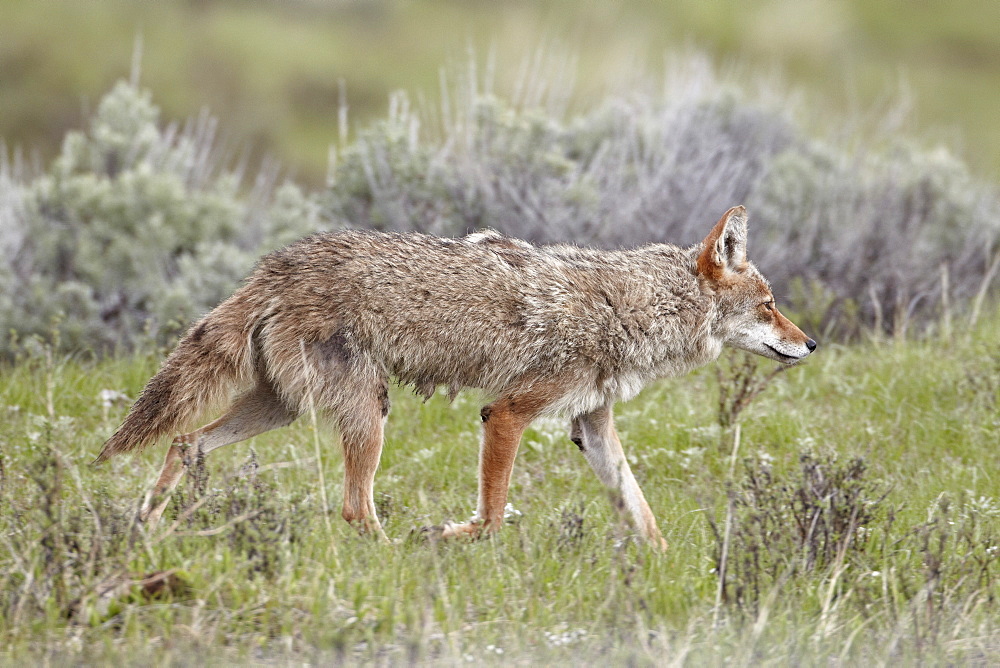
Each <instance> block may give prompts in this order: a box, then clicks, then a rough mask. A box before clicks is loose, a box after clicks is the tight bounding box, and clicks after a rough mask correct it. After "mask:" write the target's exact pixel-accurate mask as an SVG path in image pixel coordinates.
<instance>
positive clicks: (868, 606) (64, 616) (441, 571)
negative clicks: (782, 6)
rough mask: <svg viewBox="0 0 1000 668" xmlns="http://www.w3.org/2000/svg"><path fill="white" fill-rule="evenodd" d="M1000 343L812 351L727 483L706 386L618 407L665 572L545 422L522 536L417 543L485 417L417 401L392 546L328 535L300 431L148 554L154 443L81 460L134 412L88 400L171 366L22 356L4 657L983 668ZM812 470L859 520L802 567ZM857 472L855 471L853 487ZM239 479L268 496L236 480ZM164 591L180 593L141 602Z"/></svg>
mask: <svg viewBox="0 0 1000 668" xmlns="http://www.w3.org/2000/svg"><path fill="white" fill-rule="evenodd" d="M998 324H1000V318H998V317H993V318H992V319H991V320H990V321H989V322H985V323H982V324H981V325H980V326H978V327H977V328H976V329H975V330H974V331H973V332H972V333H971V334H962V335H960V336H955V337H952V338H949V339H944V338H928V339H925V340H920V341H910V342H887V341H871V342H869V343H867V344H865V345H858V346H854V347H840V346H833V345H830V346H824V347H821V348H820V350H819V351H818V353H817V355H816V356H815V358H814V361H811V362H810V363H809V364H807V365H805V366H802V367H799V368H794V369H791V370H789V371H787V372H786V373H783V374H781V375H779V376H778V378H777V379H776V380H775V381H774V382H773V383H772V384H771V385H770V386H769V387H768V388H767V389H766V390H765V391H764V392H763V393H762V394H761V395H759V396H758V397H757V399H756V400H755V401H754V402H753V403H752V404H751V405H750V407H749V408H748V409H747V410H746V411H745V412H744V413H743V414H742V416H741V421H740V425H741V426H740V429H741V439H740V450H739V452H738V454H737V460H739V462H740V463H738V465H737V466H736V467H735V471H734V472H733V474H732V476H731V475H730V467H731V456H732V443H733V441H732V432H731V431H724V430H722V429H721V428H720V427H719V426H718V416H717V401H718V393H719V381H718V380H717V376H716V372H715V369H714V368H707V369H703V370H701V371H699V372H696V373H695V374H692V375H690V376H688V377H685V378H682V379H676V380H671V381H664V382H661V383H659V384H656V385H654V386H652V387H650V388H648V389H647V391H646V392H644V393H643V394H642V395H641V396H640V397H639V398H637V399H636V400H634V401H632V402H629V403H627V404H624V405H622V406H619V408H618V411H617V422H618V427H619V432H620V433H621V436H622V440H623V441H624V442H625V444H626V450H627V452H628V453H629V457H630V459H631V461H632V463H633V469H634V470H635V472H636V475H637V477H638V479H639V482H640V484H641V485H642V487H643V489H644V490H645V492H646V495H647V497H648V499H649V502H650V504H651V506H652V507H653V509H654V512H655V513H656V515H657V517H658V520H659V522H660V525H661V528H662V529H663V530H664V534H665V536H666V538H667V540H668V541H669V543H670V549H669V551H668V552H666V553H665V554H657V553H655V552H653V551H652V550H650V549H649V548H648V547H646V546H645V545H642V544H639V543H637V542H636V541H635V540H634V537H633V535H632V531H631V530H630V529H629V528H628V527H627V526H626V525H624V524H623V523H621V522H620V521H619V520H618V518H617V516H616V515H615V513H614V511H613V509H612V504H611V503H610V502H609V497H608V495H607V494H606V492H605V491H604V490H603V489H602V488H601V486H600V485H599V483H598V482H597V480H596V478H595V476H594V475H593V474H592V473H591V472H590V471H589V470H588V468H587V466H586V463H585V462H584V460H583V457H582V456H580V454H579V452H578V451H577V449H576V448H575V447H574V446H573V445H572V443H570V442H569V440H568V438H567V434H566V430H565V425H563V424H562V423H560V422H558V421H542V422H539V423H537V424H536V425H534V426H533V428H532V429H530V430H529V432H528V433H527V434H526V436H525V438H524V441H523V443H522V447H521V451H520V453H519V457H518V461H517V463H516V465H515V470H514V476H513V481H512V486H511V494H510V501H511V502H512V503H513V505H514V507H515V508H516V509H517V510H518V511H520V513H521V516H520V517H519V518H517V521H516V522H514V523H512V524H511V525H509V526H507V527H505V528H504V530H503V531H502V532H501V533H500V534H499V535H498V536H497V537H496V538H494V539H491V540H486V541H482V542H475V543H466V542H459V543H448V544H433V543H427V542H422V541H419V540H414V539H412V538H411V531H413V529H415V528H419V527H422V526H426V525H431V524H437V523H440V522H443V521H447V520H456V519H464V518H466V517H468V516H469V515H470V514H471V512H472V510H473V508H474V504H475V492H476V474H475V467H476V460H477V442H478V432H479V415H478V407H479V402H478V400H477V398H476V397H475V396H474V395H470V394H463V395H461V396H460V397H459V398H458V399H457V400H456V401H455V402H454V403H452V404H449V403H448V402H447V401H446V400H445V399H444V398H442V397H440V396H435V397H434V398H432V399H431V400H430V401H429V402H427V403H426V404H424V403H423V402H422V401H421V400H420V399H419V398H417V397H415V396H413V395H412V394H411V393H410V392H409V391H408V390H406V389H405V388H400V389H397V390H395V391H394V392H393V397H392V399H393V410H392V414H391V416H390V420H389V425H388V429H387V437H386V446H385V451H384V454H383V459H382V465H381V467H380V470H379V473H378V476H377V480H376V500H377V503H378V505H379V506H380V508H381V510H382V515H383V520H384V525H385V530H386V533H387V534H388V536H389V538H390V540H391V544H389V545H384V544H378V543H376V542H374V541H371V540H368V539H365V538H362V537H359V536H357V535H355V534H354V532H353V530H352V529H351V528H350V527H348V526H347V525H346V524H345V523H344V522H343V521H342V520H341V519H340V517H339V494H340V489H341V476H342V460H341V457H340V455H339V453H338V452H337V447H336V446H335V445H334V443H335V441H334V440H333V438H332V437H331V435H330V434H329V432H328V431H327V430H325V429H323V428H320V429H319V430H314V426H313V425H312V424H311V423H310V421H309V420H308V419H302V420H300V421H299V422H297V423H295V424H294V425H292V426H291V427H288V428H285V429H282V430H278V431H275V432H271V433H269V434H266V435H263V436H260V437H257V438H255V439H252V440H251V441H249V442H248V443H244V444H239V445H236V446H232V447H230V448H228V449H226V450H223V451H219V452H217V453H214V454H213V455H212V456H211V457H210V458H209V460H208V461H207V464H206V469H205V474H206V476H202V477H200V478H199V477H195V478H192V479H190V480H188V481H186V482H185V483H184V484H183V485H182V487H181V488H180V489H179V490H178V492H177V493H176V494H175V495H174V498H173V500H172V504H171V506H170V507H168V510H167V513H166V514H165V516H164V522H163V523H162V524H161V526H160V527H159V529H158V530H156V531H153V532H150V533H145V532H144V531H143V530H140V529H137V528H136V527H135V526H134V525H133V524H132V516H133V514H134V511H135V508H136V504H137V501H138V499H139V497H140V496H141V495H142V493H143V492H144V490H145V488H146V485H147V484H149V483H150V481H151V479H152V478H153V477H154V476H155V474H156V471H157V469H158V467H159V463H160V458H161V456H162V448H157V449H155V450H153V451H149V452H146V453H144V454H142V455H140V456H136V457H134V458H131V459H129V458H120V459H116V460H112V461H111V462H110V463H109V464H107V465H105V466H103V467H101V468H96V469H95V468H92V467H90V466H89V462H90V461H91V460H92V458H93V457H94V455H95V453H96V452H97V451H98V450H99V448H100V445H101V443H102V441H103V439H105V438H106V437H107V436H108V435H109V434H110V433H111V432H112V431H113V430H114V428H115V427H116V426H117V423H118V422H119V420H120V419H121V417H122V416H123V414H124V411H125V406H113V407H111V408H110V409H108V410H105V409H104V408H103V407H102V405H101V402H100V401H99V400H98V398H97V397H98V393H99V392H100V391H101V390H103V389H115V390H120V391H123V392H125V393H127V394H128V395H129V396H132V397H134V396H135V395H136V393H137V392H138V391H139V389H140V388H141V386H142V384H143V383H144V381H145V380H146V379H147V378H148V377H149V376H150V375H151V374H152V373H153V372H154V371H155V368H156V365H157V363H158V359H159V358H158V356H157V355H149V356H141V357H135V358H131V359H110V360H105V361H102V362H88V361H81V360H77V359H73V358H67V359H58V360H50V361H46V360H44V359H33V360H23V361H22V362H20V363H19V364H17V365H16V366H13V367H9V368H5V369H4V370H3V371H2V375H0V411H3V415H4V419H3V420H2V421H0V541H2V548H0V662H2V663H15V662H25V661H32V662H35V661H43V660H44V661H49V662H54V663H68V662H77V661H83V662H104V661H121V660H126V661H128V662H130V663H135V662H152V663H174V662H176V663H186V662H190V661H192V660H195V658H196V657H197V658H198V660H200V661H202V662H204V661H209V662H228V661H234V660H237V661H249V660H265V661H292V660H295V661H299V660H305V661H328V660H335V659H345V660H365V661H378V662H380V663H385V662H393V663H399V662H403V661H411V660H444V661H448V662H452V661H454V662H462V661H468V660H472V661H486V662H495V663H501V662H503V663H508V662H512V661H524V662H531V663H542V662H546V663H570V662H579V661H581V660H582V661H587V662H596V661H600V662H607V661H614V662H624V661H629V662H633V663H641V664H647V663H657V664H661V663H668V662H675V663H678V664H690V665H702V664H705V663H710V664H722V663H728V662H730V661H738V662H741V663H751V662H753V663H761V662H765V663H767V662H771V663H779V662H780V663H783V664H784V663H800V662H805V663H819V662H824V663H827V662H830V661H838V660H842V659H843V660H847V661H850V662H854V663H863V664H872V663H886V662H893V663H896V662H900V661H903V662H913V661H924V662H952V663H954V662H963V663H965V662H981V663H993V662H996V661H998V660H1000V626H998V621H997V620H998V618H997V615H996V609H997V608H996V606H997V596H998V595H1000V577H998V575H1000V573H998V569H1000V555H998V554H997V551H998V547H997V546H998V544H1000V474H998V470H997V467H996V446H997V442H998V434H1000V422H998V418H997V416H998V408H1000V380H998V379H1000V335H998V331H1000V328H998V327H997V325H998ZM728 364H729V365H730V366H724V370H723V373H722V375H721V378H722V379H723V380H722V382H723V384H724V385H730V386H731V384H732V381H731V380H728V381H727V380H726V379H727V378H729V379H731V378H732V368H733V367H732V366H731V364H732V362H729V363H728ZM763 364H764V366H762V369H764V370H766V369H768V368H770V367H769V363H763ZM317 439H318V441H317ZM317 443H318V445H319V449H318V452H319V457H320V462H319V465H317V461H316V459H315V457H316V455H317ZM251 453H256V454H255V457H252V456H251ZM803 453H812V454H813V456H814V460H813V461H815V462H818V467H819V468H818V470H819V472H820V473H821V474H822V476H826V477H825V478H824V479H825V480H834V479H836V480H840V482H836V483H834V484H833V488H832V489H833V490H834V492H836V494H834V493H832V492H831V493H830V494H831V495H828V496H825V497H822V498H821V499H819V501H820V504H819V505H820V506H824V507H825V508H826V510H822V509H821V510H822V512H827V511H830V512H832V510H833V509H834V506H837V507H838V508H841V509H844V508H846V509H847V511H848V512H862V513H869V514H870V517H868V518H867V520H866V524H865V526H864V527H863V528H861V529H859V528H858V527H856V526H853V525H852V526H850V527H849V528H848V529H847V530H846V531H844V532H842V534H841V535H834V539H835V540H837V541H838V542H837V546H839V547H838V551H836V552H835V553H832V556H827V557H826V558H820V559H819V560H817V561H815V562H813V563H807V561H806V559H805V556H804V555H805V554H806V552H807V551H808V549H810V548H811V547H816V546H817V545H818V543H815V544H810V543H809V541H806V542H805V543H803V542H797V538H796V536H797V535H798V530H797V529H796V527H795V525H794V521H793V516H794V514H795V512H797V509H799V508H800V506H801V504H803V503H804V501H803V499H806V497H807V496H808V495H809V494H810V493H812V492H810V490H811V489H812V490H815V489H818V488H819V487H817V485H819V482H822V481H819V482H817V481H818V480H819V479H818V478H816V477H813V478H809V479H808V481H807V480H806V479H804V478H803V474H802V472H801V471H802V466H801V465H800V456H801V455H802V454H803ZM854 457H862V458H864V461H865V463H866V466H867V469H866V470H865V471H864V473H863V475H861V476H859V477H856V478H854V479H851V478H850V477H849V476H847V477H844V476H843V474H844V472H845V471H846V470H847V468H848V463H849V462H850V461H851V459H852V458H854ZM250 458H254V459H255V461H256V464H257V465H258V466H259V467H260V468H259V471H258V473H257V474H256V476H255V477H253V478H239V477H238V476H237V473H238V472H239V470H240V469H241V467H242V466H243V465H244V464H246V463H247V461H248V459H250ZM751 473H753V474H754V475H755V476H756V477H757V480H758V484H757V485H756V486H754V484H753V483H751V482H750V478H749V476H750V474H751ZM838 475H840V476H841V478H837V476H838ZM761 480H763V482H760V481H761ZM321 483H325V495H326V497H327V499H328V500H329V507H327V508H324V507H323V504H322V501H321V499H322V498H323V494H322V492H321V488H320V485H321ZM851 490H854V491H855V492H856V493H857V494H856V496H857V503H856V504H855V505H854V506H851V505H850V503H848V502H845V501H843V498H846V497H841V496H838V494H840V493H841V492H844V493H847V492H850V491H851ZM825 493H826V492H824V494H825ZM885 493H887V496H885V497H884V499H883V498H882V495H883V494H885ZM727 494H731V496H727ZM727 498H732V499H733V504H734V505H733V506H732V512H731V516H730V523H731V527H730V531H729V533H730V536H731V537H730V539H728V543H729V544H728V545H727V547H728V551H729V552H728V557H727V561H726V566H727V573H728V578H727V587H726V596H725V598H724V600H722V601H721V602H719V601H717V595H718V593H719V589H718V584H719V581H718V576H717V574H716V570H715V569H716V567H717V566H718V565H719V555H720V552H721V549H720V548H721V547H722V543H723V542H725V541H720V540H719V539H717V537H716V535H715V533H713V528H712V523H714V525H715V527H716V528H717V529H718V530H719V531H720V534H725V529H724V528H725V526H726V521H727V507H728V506H727ZM769 499H770V500H769ZM837 499H841V501H837ZM814 500H815V499H814ZM198 504H201V505H198ZM838 504H839V505H838ZM852 509H853V510H852ZM817 517H819V515H817ZM828 517H832V515H822V518H824V519H825V518H828ZM178 518H180V520H179V521H178ZM768 522H771V523H770V524H768ZM199 532H201V534H200V535H199ZM848 536H849V537H850V538H849V539H848ZM796 550H801V554H800V553H798V552H796ZM162 571H173V573H174V576H175V577H176V580H174V581H172V583H171V586H170V587H168V588H167V589H168V591H167V593H165V594H162V595H159V596H148V595H145V594H143V592H142V588H143V587H142V586H141V585H140V584H138V582H139V581H140V580H142V578H143V577H145V576H147V575H149V574H150V573H154V572H162ZM115 583H117V584H118V585H119V586H118V587H113V586H111V585H113V584H115ZM755 587H756V590H755V589H754V588H755ZM106 590H107V591H106Z"/></svg>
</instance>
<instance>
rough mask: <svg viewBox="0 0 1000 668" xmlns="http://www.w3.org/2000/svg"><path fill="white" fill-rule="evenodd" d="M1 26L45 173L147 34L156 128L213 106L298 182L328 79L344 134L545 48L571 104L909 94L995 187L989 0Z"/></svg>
mask: <svg viewBox="0 0 1000 668" xmlns="http://www.w3.org/2000/svg"><path fill="white" fill-rule="evenodd" d="M0 16H2V20H0V91H2V93H0V138H2V139H3V140H4V141H5V142H6V143H7V145H8V148H14V147H23V148H25V149H28V150H29V151H31V152H37V153H38V155H39V156H40V157H41V158H42V159H43V160H45V159H48V158H51V157H53V156H54V155H55V154H56V152H57V151H58V147H59V145H60V143H61V141H62V137H63V134H64V133H65V132H66V131H67V130H69V129H71V128H77V127H80V126H81V125H82V124H84V121H85V119H86V118H88V116H89V114H90V113H91V112H92V110H93V108H94V107H95V106H96V103H97V100H98V99H99V98H100V97H101V96H102V95H103V94H104V93H105V92H107V91H108V90H109V89H110V87H111V86H112V84H113V83H114V82H115V81H116V80H117V79H119V78H121V77H123V76H127V74H128V72H129V67H130V61H131V58H132V53H133V49H134V44H135V40H136V36H137V35H141V36H142V41H143V45H144V48H143V56H142V80H141V83H142V84H143V86H145V87H147V88H149V89H151V90H152V91H154V92H155V96H156V102H157V103H158V104H159V105H160V106H161V107H162V108H163V111H164V115H165V116H166V117H167V118H174V119H178V118H180V119H183V118H187V117H190V116H193V115H196V114H197V113H198V112H199V110H201V109H202V108H204V107H208V108H209V109H210V110H211V111H212V113H213V114H216V115H218V116H219V117H220V118H222V119H223V131H224V135H225V137H224V138H225V139H226V140H227V143H228V145H230V146H231V147H233V150H234V151H236V152H243V151H250V152H251V157H260V156H264V155H271V156H276V157H277V158H279V159H280V161H281V162H282V163H283V164H284V165H285V166H286V167H287V168H288V169H290V170H291V171H292V173H293V175H294V177H295V179H296V180H297V181H298V182H299V183H302V184H304V185H308V186H318V185H320V184H322V182H323V178H324V175H325V173H326V169H327V158H328V147H329V145H330V144H331V143H334V142H335V141H336V140H337V126H336V123H335V119H336V117H337V110H338V106H339V101H340V95H341V84H340V82H341V81H342V82H343V91H344V94H345V97H346V102H347V104H348V106H349V111H350V119H351V126H352V127H355V128H356V127H358V126H359V125H362V126H363V125H364V124H365V123H366V122H367V121H369V120H371V119H373V118H379V117H381V116H383V115H384V114H385V112H386V109H387V101H388V97H389V93H390V91H393V90H395V89H400V88H402V89H406V90H408V91H410V92H411V93H414V94H416V93H422V94H424V95H427V96H429V97H430V98H431V99H436V97H437V91H438V89H439V86H440V81H439V77H440V72H441V68H442V66H444V65H446V64H448V63H455V62H464V61H465V60H466V59H467V57H468V52H469V50H470V49H471V50H472V51H474V52H476V53H477V54H485V53H486V52H487V51H489V50H490V49H492V50H494V52H495V57H496V60H497V61H499V62H500V63H508V64H509V63H522V62H524V61H525V60H526V59H527V58H529V57H530V56H531V54H532V53H534V52H536V51H537V50H538V49H539V48H540V47H545V48H547V49H548V50H549V51H550V52H557V53H559V52H561V53H565V54H568V55H569V56H570V57H572V59H574V61H575V62H574V65H573V66H572V67H571V68H570V70H571V71H572V72H573V73H574V74H575V79H576V81H575V85H574V87H573V91H574V101H575V102H578V103H579V102H584V103H586V101H588V100H593V99H595V98H597V97H599V96H601V95H603V94H605V93H606V92H607V91H608V90H609V89H612V88H617V89H621V88H622V87H624V86H627V85H628V84H629V82H630V79H631V77H633V76H635V75H636V73H646V72H649V71H656V70H657V69H662V63H663V57H664V53H665V52H667V51H671V50H676V49H678V47H682V46H684V45H689V46H694V47H696V48H698V49H699V50H703V51H705V52H707V53H709V54H710V55H712V56H714V57H716V58H718V59H719V60H720V62H723V63H725V62H728V61H729V60H730V59H734V60H738V61H739V62H740V63H741V64H744V65H747V66H750V67H752V68H754V69H755V70H773V71H775V72H778V73H780V75H781V76H782V77H783V78H784V79H786V80H787V81H788V82H789V83H791V84H792V85H793V86H794V87H801V88H803V89H804V90H806V91H808V96H809V98H810V100H811V103H810V104H809V113H810V114H813V115H825V114H831V115H832V116H833V117H838V116H843V115H844V113H845V112H848V113H851V114H853V113H856V112H858V111H859V110H861V111H862V112H864V111H865V110H870V109H872V108H876V107H878V106H879V105H884V104H887V103H889V102H890V101H892V103H895V101H898V100H901V99H902V100H906V99H909V100H910V101H911V102H912V105H913V107H914V110H915V113H914V115H913V116H912V117H911V120H910V122H911V124H912V125H914V126H915V127H912V128H910V130H912V131H919V133H920V134H921V136H924V137H926V138H930V139H931V140H933V141H938V140H940V141H944V142H946V143H947V144H948V145H949V146H951V147H953V148H956V149H957V151H958V153H959V154H960V155H962V157H963V158H965V159H966V160H967V161H968V162H969V163H970V165H971V167H972V168H973V170H974V171H976V172H978V173H980V174H982V175H984V176H987V177H989V178H994V177H995V176H996V175H997V174H998V173H1000V114H998V113H997V109H1000V39H997V35H996V26H997V25H1000V3H996V2H989V1H984V0H920V1H918V2H914V1H912V0H878V1H877V2H870V1H868V0H841V1H836V2H835V1H831V0H768V1H754V2H739V3H733V2H717V1H707V2H661V1H659V0H631V1H628V2H613V3H612V2H596V1H593V0H585V1H583V2H578V1H576V0H532V1H524V0H521V1H518V0H511V1H506V2H486V1H474V0H433V1H425V2H404V1H393V0H382V1H380V0H256V1H250V0H186V1H170V2H167V1H159V2H133V1H127V2H125V1H117V0H105V1H102V2H91V1H87V2H80V1H79V0H46V1H45V2H37V1H36V0H4V2H3V5H2V9H0ZM500 74H501V75H502V76H509V77H516V76H517V67H509V66H508V67H506V68H505V69H503V70H502V71H501V72H500ZM820 120H822V119H820Z"/></svg>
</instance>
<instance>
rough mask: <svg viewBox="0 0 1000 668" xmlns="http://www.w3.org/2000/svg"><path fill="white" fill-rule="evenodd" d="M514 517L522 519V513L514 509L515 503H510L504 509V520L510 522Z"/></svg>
mask: <svg viewBox="0 0 1000 668" xmlns="http://www.w3.org/2000/svg"><path fill="white" fill-rule="evenodd" d="M512 517H521V511H520V510H518V509H517V508H515V507H514V504H513V503H510V502H508V503H507V505H506V506H504V507H503V518H504V519H505V520H509V519H511V518H512Z"/></svg>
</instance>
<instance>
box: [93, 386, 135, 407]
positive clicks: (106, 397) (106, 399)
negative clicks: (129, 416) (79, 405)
mask: <svg viewBox="0 0 1000 668" xmlns="http://www.w3.org/2000/svg"><path fill="white" fill-rule="evenodd" d="M97 399H98V400H99V401H100V402H101V407H102V408H104V409H105V410H107V409H109V408H111V407H112V406H114V405H115V404H125V403H129V402H130V401H132V400H131V399H129V398H128V395H125V394H122V393H121V392H119V391H118V390H101V391H100V392H98V393H97Z"/></svg>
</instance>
